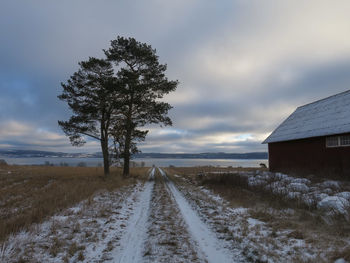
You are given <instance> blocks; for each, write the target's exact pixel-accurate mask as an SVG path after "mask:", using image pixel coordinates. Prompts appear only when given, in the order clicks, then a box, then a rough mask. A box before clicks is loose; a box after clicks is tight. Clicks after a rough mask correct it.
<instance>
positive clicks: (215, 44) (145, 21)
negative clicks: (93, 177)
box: [0, 0, 350, 153]
mask: <svg viewBox="0 0 350 263" xmlns="http://www.w3.org/2000/svg"><path fill="white" fill-rule="evenodd" d="M349 12H350V1H341V0H336V1H323V0H303V1H294V0H281V1H275V0H264V1H260V0H255V1H254V0H250V1H246V0H220V1H211V0H177V1H167V0H148V1H137V0H134V1H121V0H114V1H112V0H99V1H92V0H74V1H71V0H61V1H47V0H28V1H20V0H2V1H1V3H0V43H1V45H0V149H9V148H11V149H33V150H48V151H61V152H96V151H100V148H99V143H98V142H97V141H94V140H88V142H87V144H86V145H85V146H84V147H80V148H77V147H73V146H71V145H70V142H69V139H68V138H67V137H66V136H65V135H64V133H63V132H62V130H61V129H60V128H59V126H58V124H57V121H58V120H67V119H68V118H69V116H70V114H71V112H70V111H69V109H68V106H67V105H66V104H65V102H62V101H59V100H58V99H57V95H59V94H60V93H61V92H62V87H61V86H60V83H61V82H66V81H67V80H68V78H69V77H70V76H71V75H72V74H73V73H74V72H75V71H76V70H77V69H78V62H79V61H84V60H87V59H88V58H89V56H95V57H101V58H102V57H103V56H104V55H103V51H102V49H107V48H108V47H109V45H110V41H111V40H113V39H115V38H116V37H117V36H118V35H119V36H124V37H134V38H136V39H137V40H138V41H140V42H144V43H147V44H150V45H151V46H152V47H153V48H155V49H156V50H157V55H158V56H159V60H160V62H161V63H166V64H167V65H168V69H167V72H166V75H167V77H168V78H169V79H171V80H178V81H179V86H178V88H177V90H176V91H175V92H174V93H172V94H169V95H167V96H166V97H165V98H164V100H165V101H167V102H169V103H170V104H171V105H172V106H173V109H172V110H171V111H170V113H169V115H170V117H171V118H172V120H173V126H172V127H163V128H161V127H159V126H154V125H152V126H150V127H148V128H149V130H150V132H149V135H148V136H147V138H146V141H145V142H143V143H142V144H140V149H141V150H142V151H143V152H164V153H166V152H169V153H175V152H178V153H183V152H189V153H199V152H253V151H267V146H266V145H263V144H261V142H262V141H263V140H264V139H265V138H266V137H267V136H268V135H269V134H270V133H271V132H272V131H273V130H274V129H275V128H276V127H277V126H278V125H279V124H280V123H281V122H282V121H283V120H284V119H286V118H287V117H288V116H289V115H290V114H291V113H292V112H293V111H294V110H295V109H296V108H297V107H298V106H301V105H303V104H306V103H309V102H312V101H315V100H318V99H321V98H324V97H327V96H330V95H333V94H336V93H339V92H343V91H345V90H349V89H350V17H349Z"/></svg>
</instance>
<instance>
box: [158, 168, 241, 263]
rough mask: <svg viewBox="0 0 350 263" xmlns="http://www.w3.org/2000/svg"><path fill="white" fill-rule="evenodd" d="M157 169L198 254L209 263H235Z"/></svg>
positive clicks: (220, 242)
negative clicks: (195, 244) (194, 242)
mask: <svg viewBox="0 0 350 263" xmlns="http://www.w3.org/2000/svg"><path fill="white" fill-rule="evenodd" d="M158 169H159V172H160V173H161V174H162V176H163V177H164V179H165V182H166V185H167V187H168V190H169V194H171V195H173V197H174V199H175V200H176V203H177V204H178V207H179V209H180V211H181V214H182V216H183V218H184V220H185V222H186V223H187V225H188V231H189V232H190V234H191V235H192V238H193V239H194V240H195V241H196V242H197V244H198V248H199V250H200V251H199V253H202V254H204V255H205V258H206V259H207V260H208V262H209V263H211V262H213V263H215V262H220V263H233V262H236V261H235V258H236V255H232V253H231V252H230V250H228V249H226V248H225V244H224V242H223V241H221V240H219V239H218V238H217V237H216V235H215V233H213V232H212V231H211V230H210V229H209V227H208V226H207V225H206V224H205V223H203V222H202V220H201V219H200V217H199V216H198V214H197V213H196V212H195V211H194V210H193V209H192V207H191V205H190V204H189V203H188V202H187V200H186V199H185V198H184V197H183V195H182V194H181V193H180V192H179V190H177V188H176V187H175V185H174V184H173V183H172V182H171V181H169V180H168V178H167V176H166V173H165V172H164V171H163V170H162V169H160V168H158Z"/></svg>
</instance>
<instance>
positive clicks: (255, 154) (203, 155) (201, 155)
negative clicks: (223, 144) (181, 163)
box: [135, 152, 268, 159]
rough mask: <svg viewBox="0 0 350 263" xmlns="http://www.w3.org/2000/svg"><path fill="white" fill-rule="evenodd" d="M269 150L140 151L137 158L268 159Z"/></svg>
mask: <svg viewBox="0 0 350 263" xmlns="http://www.w3.org/2000/svg"><path fill="white" fill-rule="evenodd" d="M267 156H268V155H267V152H251V153H223V152H219V153H139V154H136V155H135V158H169V159H177V158H179V159H267Z"/></svg>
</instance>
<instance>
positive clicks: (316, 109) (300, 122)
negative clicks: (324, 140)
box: [263, 90, 350, 143]
mask: <svg viewBox="0 0 350 263" xmlns="http://www.w3.org/2000/svg"><path fill="white" fill-rule="evenodd" d="M347 132H350V90H348V91H345V92H342V93H339V94H336V95H333V96H331V97H328V98H325V99H322V100H318V101H315V102H313V103H310V104H306V105H304V106H300V107H298V108H297V109H296V110H295V111H294V112H293V113H292V114H291V115H290V116H289V117H288V118H287V119H286V120H285V121H284V122H282V124H281V125H280V126H278V127H277V129H276V130H274V131H273V132H272V133H271V135H270V136H269V137H267V138H266V140H265V141H264V142H263V143H271V142H281V141H291V140H297V139H304V138H309V137H317V136H326V135H332V134H341V133H347Z"/></svg>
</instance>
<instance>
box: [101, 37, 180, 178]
mask: <svg viewBox="0 0 350 263" xmlns="http://www.w3.org/2000/svg"><path fill="white" fill-rule="evenodd" d="M105 54H106V56H107V59H108V61H110V62H112V63H114V65H115V70H116V71H117V73H116V78H117V79H118V96H119V98H120V100H119V105H120V107H119V109H118V114H119V119H118V122H116V123H114V124H115V125H114V128H113V131H114V132H113V136H114V140H115V142H117V143H118V145H119V146H120V154H121V156H122V157H123V158H124V170H123V175H124V176H128V175H129V165H130V157H131V155H132V154H133V153H135V152H137V147H136V143H137V142H138V141H143V140H144V139H145V137H146V135H147V132H148V131H146V130H140V128H141V127H144V126H145V125H146V124H151V123H160V124H161V125H172V122H171V119H170V118H169V117H168V116H167V114H168V111H169V110H170V109H171V108H172V107H171V106H170V104H168V103H166V102H162V101H159V100H160V99H162V98H163V96H164V95H165V94H168V93H169V92H171V91H174V90H175V89H176V87H177V84H178V81H169V80H168V79H167V77H166V76H165V71H166V68H167V66H166V65H163V64H160V63H159V61H158V56H157V55H156V50H155V49H152V47H151V46H150V45H147V44H145V43H140V42H138V41H136V40H135V39H134V38H123V37H118V38H117V39H116V40H113V41H111V47H110V48H109V49H108V50H105Z"/></svg>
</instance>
